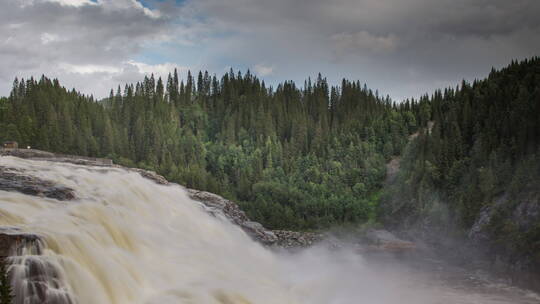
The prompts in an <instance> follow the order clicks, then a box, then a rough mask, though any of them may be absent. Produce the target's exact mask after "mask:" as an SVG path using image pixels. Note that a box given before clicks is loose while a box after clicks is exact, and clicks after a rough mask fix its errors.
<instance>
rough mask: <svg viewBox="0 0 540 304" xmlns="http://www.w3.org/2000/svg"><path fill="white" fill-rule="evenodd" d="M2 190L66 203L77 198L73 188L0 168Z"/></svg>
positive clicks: (21, 172) (17, 171) (12, 169)
mask: <svg viewBox="0 0 540 304" xmlns="http://www.w3.org/2000/svg"><path fill="white" fill-rule="evenodd" d="M0 190H4V191H16V192H20V193H24V194H28V195H35V196H43V197H48V198H54V199H57V200H61V201H65V200H72V199H74V198H75V191H74V190H73V189H71V188H68V187H64V186H61V185H57V184H55V183H53V182H51V181H47V180H43V179H39V178H37V177H34V176H30V175H25V174H24V171H21V170H18V169H14V168H7V167H4V166H0Z"/></svg>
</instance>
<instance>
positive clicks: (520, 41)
mask: <svg viewBox="0 0 540 304" xmlns="http://www.w3.org/2000/svg"><path fill="white" fill-rule="evenodd" d="M188 6H190V7H191V9H192V11H195V12H198V13H199V14H201V15H204V16H205V17H206V20H207V23H208V24H212V25H213V26H214V28H216V29H220V30H221V31H223V32H227V31H230V32H234V33H235V34H234V35H229V36H228V38H227V39H228V42H229V43H227V42H225V43H224V42H223V41H221V40H219V39H217V40H216V41H215V44H216V45H220V49H219V50H218V51H216V53H215V54H214V56H216V57H219V52H227V53H229V54H237V57H236V59H237V60H239V61H240V60H248V61H251V63H250V64H256V63H257V62H260V61H263V60H264V61H265V62H268V63H269V64H272V65H274V66H275V67H276V71H279V73H275V77H279V76H281V79H284V78H293V79H295V80H297V81H302V79H303V77H305V76H307V75H306V74H308V73H316V72H317V70H318V71H321V72H323V73H325V74H327V75H329V77H330V78H331V79H333V80H335V81H336V82H338V81H339V78H340V77H341V76H346V77H352V78H359V79H361V80H362V81H366V82H368V85H371V86H374V87H376V88H381V89H382V91H385V92H388V93H390V94H391V95H392V96H393V97H396V98H402V97H406V96H411V95H414V96H418V95H420V94H422V93H424V92H425V91H426V90H433V89H435V88H437V87H440V86H448V85H455V84H456V83H458V82H459V81H460V80H461V79H462V78H467V79H474V78H476V77H483V76H484V75H486V74H487V73H488V72H489V70H490V68H491V67H492V66H495V67H500V66H503V65H506V64H507V63H509V61H510V60H511V59H514V58H524V57H528V56H532V55H538V51H539V50H540V18H538V14H539V13H540V1H537V0H516V1H507V0H438V1H433V0H399V1H398V0H333V1H325V0H295V1H287V0H273V1H266V0H228V1H223V0H197V1H195V0H193V1H191V2H189V4H188ZM232 41H234V42H232ZM291 67H294V68H291ZM286 71H288V72H289V73H291V74H282V73H286ZM415 87H416V88H417V89H414V88H415Z"/></svg>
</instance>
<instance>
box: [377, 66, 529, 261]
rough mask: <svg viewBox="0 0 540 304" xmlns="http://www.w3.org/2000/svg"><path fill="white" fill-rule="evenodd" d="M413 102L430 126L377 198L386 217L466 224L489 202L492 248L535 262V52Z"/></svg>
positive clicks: (464, 226)
mask: <svg viewBox="0 0 540 304" xmlns="http://www.w3.org/2000/svg"><path fill="white" fill-rule="evenodd" d="M418 106H419V107H420V108H423V109H426V110H428V111H429V113H430V120H432V122H433V124H432V128H431V130H430V129H429V128H423V129H422V130H421V132H420V134H419V136H418V137H417V138H416V139H415V140H414V141H413V142H412V143H411V145H410V146H409V147H408V148H407V149H406V151H405V152H404V154H403V159H402V162H401V165H402V170H401V171H400V175H399V177H398V178H397V180H396V182H395V183H394V184H393V185H392V186H391V187H390V188H389V189H388V191H387V192H386V195H385V197H384V198H383V202H384V203H383V204H382V205H381V210H380V211H381V214H382V215H383V216H384V218H385V221H386V222H387V223H392V224H394V225H396V226H400V225H401V226H403V225H405V226H407V225H408V226H413V225H417V224H418V223H419V222H422V221H423V222H424V224H426V225H429V226H431V227H439V228H441V229H443V230H445V229H446V230H448V231H456V227H455V225H457V228H458V230H460V229H461V230H462V231H468V230H469V229H470V228H471V226H472V225H473V224H474V223H475V221H476V220H477V219H478V218H479V215H480V213H481V212H482V211H484V212H486V210H489V213H486V214H489V215H490V218H491V220H490V221H489V223H486V225H488V227H485V228H487V231H488V233H489V237H490V238H491V239H492V244H491V245H492V246H494V249H498V250H499V252H500V251H501V250H502V251H503V252H505V253H506V254H507V255H508V256H517V255H521V254H527V255H530V256H533V257H534V259H537V262H536V263H537V264H538V265H540V224H539V223H540V222H539V221H538V220H539V218H540V217H539V216H538V214H537V213H535V211H534V210H539V208H540V201H539V200H538V198H539V194H540V190H539V189H540V58H538V57H535V58H532V59H530V60H524V61H522V62H519V63H518V62H512V63H511V64H510V65H509V66H508V67H506V68H504V69H502V70H500V71H495V70H493V71H492V72H491V73H490V75H489V77H488V78H487V79H485V80H479V81H475V82H473V83H472V84H470V83H467V82H463V83H462V84H461V85H460V86H459V87H458V88H456V89H447V90H444V91H437V92H435V93H434V94H433V95H432V96H431V97H427V96H425V97H423V98H422V99H421V100H420V101H419V105H418ZM486 208H488V209H486Z"/></svg>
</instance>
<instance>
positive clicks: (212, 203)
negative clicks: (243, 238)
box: [187, 189, 278, 245]
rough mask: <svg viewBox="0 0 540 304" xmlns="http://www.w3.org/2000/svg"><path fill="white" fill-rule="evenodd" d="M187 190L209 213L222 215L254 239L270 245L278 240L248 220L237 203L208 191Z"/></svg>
mask: <svg viewBox="0 0 540 304" xmlns="http://www.w3.org/2000/svg"><path fill="white" fill-rule="evenodd" d="M187 192H188V195H189V197H190V198H191V199H193V200H196V201H198V202H201V203H203V204H204V205H205V206H206V207H207V208H208V209H207V210H208V211H209V212H210V213H211V214H214V215H217V214H222V215H224V216H225V217H227V218H228V219H229V220H230V221H231V222H233V223H235V224H237V225H238V226H240V227H241V228H242V229H243V230H244V231H245V232H246V233H247V234H249V235H250V236H251V237H252V238H254V239H255V240H257V241H259V242H261V243H263V244H265V245H271V244H274V243H276V242H277V241H278V237H277V236H276V234H275V233H274V232H272V231H271V230H268V229H266V228H264V227H263V225H261V224H260V223H257V222H253V221H250V220H249V218H248V217H247V216H246V214H245V213H244V211H242V210H240V208H239V207H238V205H237V204H235V203H233V202H231V201H229V200H227V199H225V198H223V197H221V196H219V195H216V194H214V193H210V192H205V191H198V190H193V189H187Z"/></svg>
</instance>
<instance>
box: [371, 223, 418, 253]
mask: <svg viewBox="0 0 540 304" xmlns="http://www.w3.org/2000/svg"><path fill="white" fill-rule="evenodd" d="M365 238H366V240H367V242H368V247H367V250H368V251H384V252H398V253H401V252H409V251H413V250H415V249H416V244H415V243H413V242H409V241H405V240H402V239H400V238H398V237H396V236H395V235H394V234H393V233H391V232H390V231H387V230H380V229H371V230H368V231H367V232H366V235H365Z"/></svg>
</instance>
